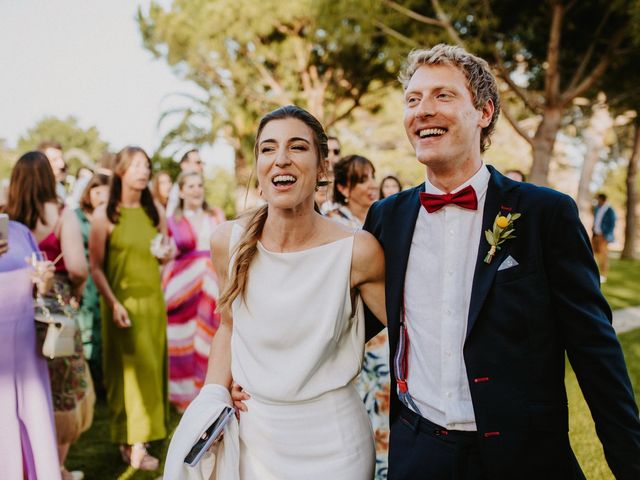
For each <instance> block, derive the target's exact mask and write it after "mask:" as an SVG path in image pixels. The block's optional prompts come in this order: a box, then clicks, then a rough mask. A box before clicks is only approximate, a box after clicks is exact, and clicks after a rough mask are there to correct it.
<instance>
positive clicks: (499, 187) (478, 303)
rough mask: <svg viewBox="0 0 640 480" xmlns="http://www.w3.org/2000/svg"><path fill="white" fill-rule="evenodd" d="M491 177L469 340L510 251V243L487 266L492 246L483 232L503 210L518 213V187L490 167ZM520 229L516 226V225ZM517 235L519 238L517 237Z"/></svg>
mask: <svg viewBox="0 0 640 480" xmlns="http://www.w3.org/2000/svg"><path fill="white" fill-rule="evenodd" d="M487 168H488V169H489V172H490V173H491V178H490V179H489V185H488V187H487V197H486V199H485V203H484V210H483V213H482V232H481V234H480V244H479V245H478V256H477V259H476V267H475V270H474V275H473V284H472V288H471V300H470V302H469V317H468V321H467V336H469V333H470V332H471V329H472V328H473V325H474V324H475V322H476V320H477V319H478V315H479V314H480V310H481V309H482V305H483V304H484V300H485V298H486V297H487V294H488V293H489V289H490V288H491V284H492V283H493V278H494V277H495V275H496V272H497V271H498V267H499V266H500V264H501V263H502V261H503V260H504V258H505V257H506V255H507V252H508V250H509V241H507V242H505V243H504V244H503V245H502V248H501V249H500V250H497V252H496V254H495V255H494V257H493V259H492V260H491V263H488V264H487V263H485V261H484V258H485V256H486V255H487V252H488V251H489V248H490V245H489V243H488V242H487V240H486V238H485V235H484V232H485V230H491V229H492V228H493V222H494V220H495V218H496V215H497V214H498V212H499V211H500V209H501V207H503V206H504V207H508V208H511V209H513V211H514V212H517V210H516V207H517V199H518V197H517V195H516V192H517V190H518V188H517V187H518V184H517V183H515V182H511V181H509V180H508V179H506V177H504V176H503V175H501V174H500V173H499V172H498V171H496V169H494V168H493V167H491V166H487ZM514 225H516V226H517V224H514ZM516 235H517V234H516Z"/></svg>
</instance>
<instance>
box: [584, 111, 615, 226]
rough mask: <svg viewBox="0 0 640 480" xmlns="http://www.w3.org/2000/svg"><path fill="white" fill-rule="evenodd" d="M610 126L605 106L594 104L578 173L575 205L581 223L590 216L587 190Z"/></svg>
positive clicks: (611, 122)
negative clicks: (582, 159) (576, 205)
mask: <svg viewBox="0 0 640 480" xmlns="http://www.w3.org/2000/svg"><path fill="white" fill-rule="evenodd" d="M612 126H613V120H612V119H611V115H609V111H608V109H607V107H606V105H603V104H596V105H595V106H594V111H593V113H592V115H591V118H590V119H589V126H588V127H587V128H586V129H585V132H584V139H585V143H586V146H587V151H586V153H585V156H584V161H583V163H582V170H581V171H580V182H579V184H578V195H577V197H576V203H577V204H578V209H579V210H580V216H581V217H582V219H583V221H584V219H585V218H588V217H589V215H590V214H591V191H590V190H589V185H590V184H591V177H592V176H593V170H594V168H595V166H596V164H597V163H598V161H599V160H600V155H601V154H602V152H603V150H604V149H605V148H606V145H605V135H606V133H607V130H609V129H610V128H611V127H612Z"/></svg>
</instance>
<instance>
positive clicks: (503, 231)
mask: <svg viewBox="0 0 640 480" xmlns="http://www.w3.org/2000/svg"><path fill="white" fill-rule="evenodd" d="M520 216H521V215H520V214H519V213H508V214H507V215H506V216H505V215H503V214H502V211H500V212H499V213H498V215H496V219H495V220H494V221H493V229H492V230H485V232H484V236H485V237H486V238H487V242H489V245H491V248H490V249H489V251H488V252H487V256H486V257H484V263H491V260H493V256H494V255H495V254H496V251H497V250H500V245H501V244H503V243H504V242H505V241H506V240H509V239H511V238H516V237H515V235H513V232H514V231H515V228H513V222H515V221H516V220H517V219H518V218H520Z"/></svg>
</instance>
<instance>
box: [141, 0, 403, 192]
mask: <svg viewBox="0 0 640 480" xmlns="http://www.w3.org/2000/svg"><path fill="white" fill-rule="evenodd" d="M315 5H316V2H314V1H312V0H300V1H297V2H282V1H279V0H262V1H260V2H256V1H253V0H200V1H189V0H175V1H174V2H173V3H172V5H171V6H170V7H169V8H168V9H167V10H165V9H163V8H162V7H161V6H160V5H159V4H157V3H155V2H152V3H151V5H150V7H149V11H148V13H144V12H142V10H139V12H138V24H139V28H140V31H141V33H142V38H143V41H144V45H145V47H146V48H147V49H148V50H149V51H151V52H152V53H153V54H154V55H155V56H156V57H158V58H163V59H165V60H166V61H167V63H168V64H169V65H171V66H173V67H175V70H176V71H177V72H179V74H180V75H182V76H183V77H185V78H187V79H189V80H192V81H193V82H195V83H196V84H197V85H198V86H199V87H200V88H201V92H202V95H201V96H194V97H192V98H190V101H191V102H190V104H189V105H188V106H187V107H186V108H182V109H178V110H175V111H171V112H168V114H169V115H174V116H175V115H179V117H180V118H179V122H178V124H177V126H176V127H175V128H174V129H172V130H171V132H170V133H169V137H171V138H170V139H183V138H190V139H201V140H206V141H213V140H214V139H215V138H216V137H217V136H218V135H223V136H224V137H225V138H226V139H227V141H229V143H230V144H231V145H233V146H234V148H235V150H236V174H237V177H238V181H239V182H240V183H241V184H244V183H246V182H247V180H248V176H249V175H248V170H249V169H248V166H247V158H250V156H251V155H252V151H253V141H254V138H253V137H254V133H255V129H256V126H257V121H258V119H259V118H260V117H261V116H262V115H263V114H265V113H266V112H268V111H270V110H272V109H273V108H276V107H278V106H281V105H285V104H297V105H300V106H303V107H306V108H307V109H308V110H309V111H311V113H313V114H314V115H315V116H316V117H317V118H318V119H319V120H320V121H321V122H323V123H324V125H325V126H326V127H327V128H329V127H331V126H332V125H334V124H335V123H336V122H338V121H340V120H341V119H344V118H346V117H348V116H349V115H350V114H351V113H352V112H354V111H355V110H357V109H375V108H377V105H378V97H377V96H376V92H381V91H383V90H384V88H385V86H386V85H387V84H388V83H389V82H390V81H391V74H390V70H389V68H388V67H389V66H388V65H387V62H386V59H385V56H384V54H381V51H380V47H381V43H382V42H383V41H384V40H383V39H381V38H376V37H372V38H369V39H365V41H362V40H363V39H362V37H361V36H360V35H358V34H357V26H356V25H354V26H353V28H354V29H355V30H356V31H354V35H352V36H351V37H349V38H344V39H343V40H344V41H342V42H340V43H335V42H333V41H331V37H330V35H329V34H328V32H327V31H326V30H324V29H321V28H318V26H317V8H316V6H315ZM238 12H242V15H238ZM378 79H382V80H378Z"/></svg>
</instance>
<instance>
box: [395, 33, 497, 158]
mask: <svg viewBox="0 0 640 480" xmlns="http://www.w3.org/2000/svg"><path fill="white" fill-rule="evenodd" d="M422 65H451V66H452V67H456V68H458V69H460V71H461V72H462V73H464V76H465V77H466V79H467V87H468V88H469V91H470V92H471V98H472V99H473V105H474V107H475V108H476V109H478V110H480V109H482V107H484V105H485V104H486V103H487V102H488V101H489V100H491V101H492V102H493V108H494V110H493V117H491V122H490V123H489V125H487V126H486V127H484V128H483V129H482V133H481V135H480V150H481V151H482V152H484V151H485V150H486V149H487V148H489V145H491V139H490V137H491V134H492V133H493V130H494V129H495V127H496V122H497V121H498V116H499V115H500V95H499V94H498V84H497V82H496V79H495V77H494V76H493V74H492V73H491V69H490V67H489V64H488V63H487V62H486V61H485V60H483V59H482V58H480V57H476V56H475V55H472V54H471V53H469V52H467V51H466V50H465V49H464V48H462V47H458V46H456V45H446V44H444V43H439V44H438V45H436V46H434V47H432V48H429V49H421V50H414V51H412V52H411V53H410V54H409V56H408V57H407V60H406V61H405V63H404V65H403V67H402V70H401V71H400V75H399V76H398V79H399V80H400V82H401V83H402V87H403V88H404V89H405V90H406V89H407V85H408V84H409V80H411V77H412V76H413V74H414V73H416V70H418V68H420V67H421V66H422Z"/></svg>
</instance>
